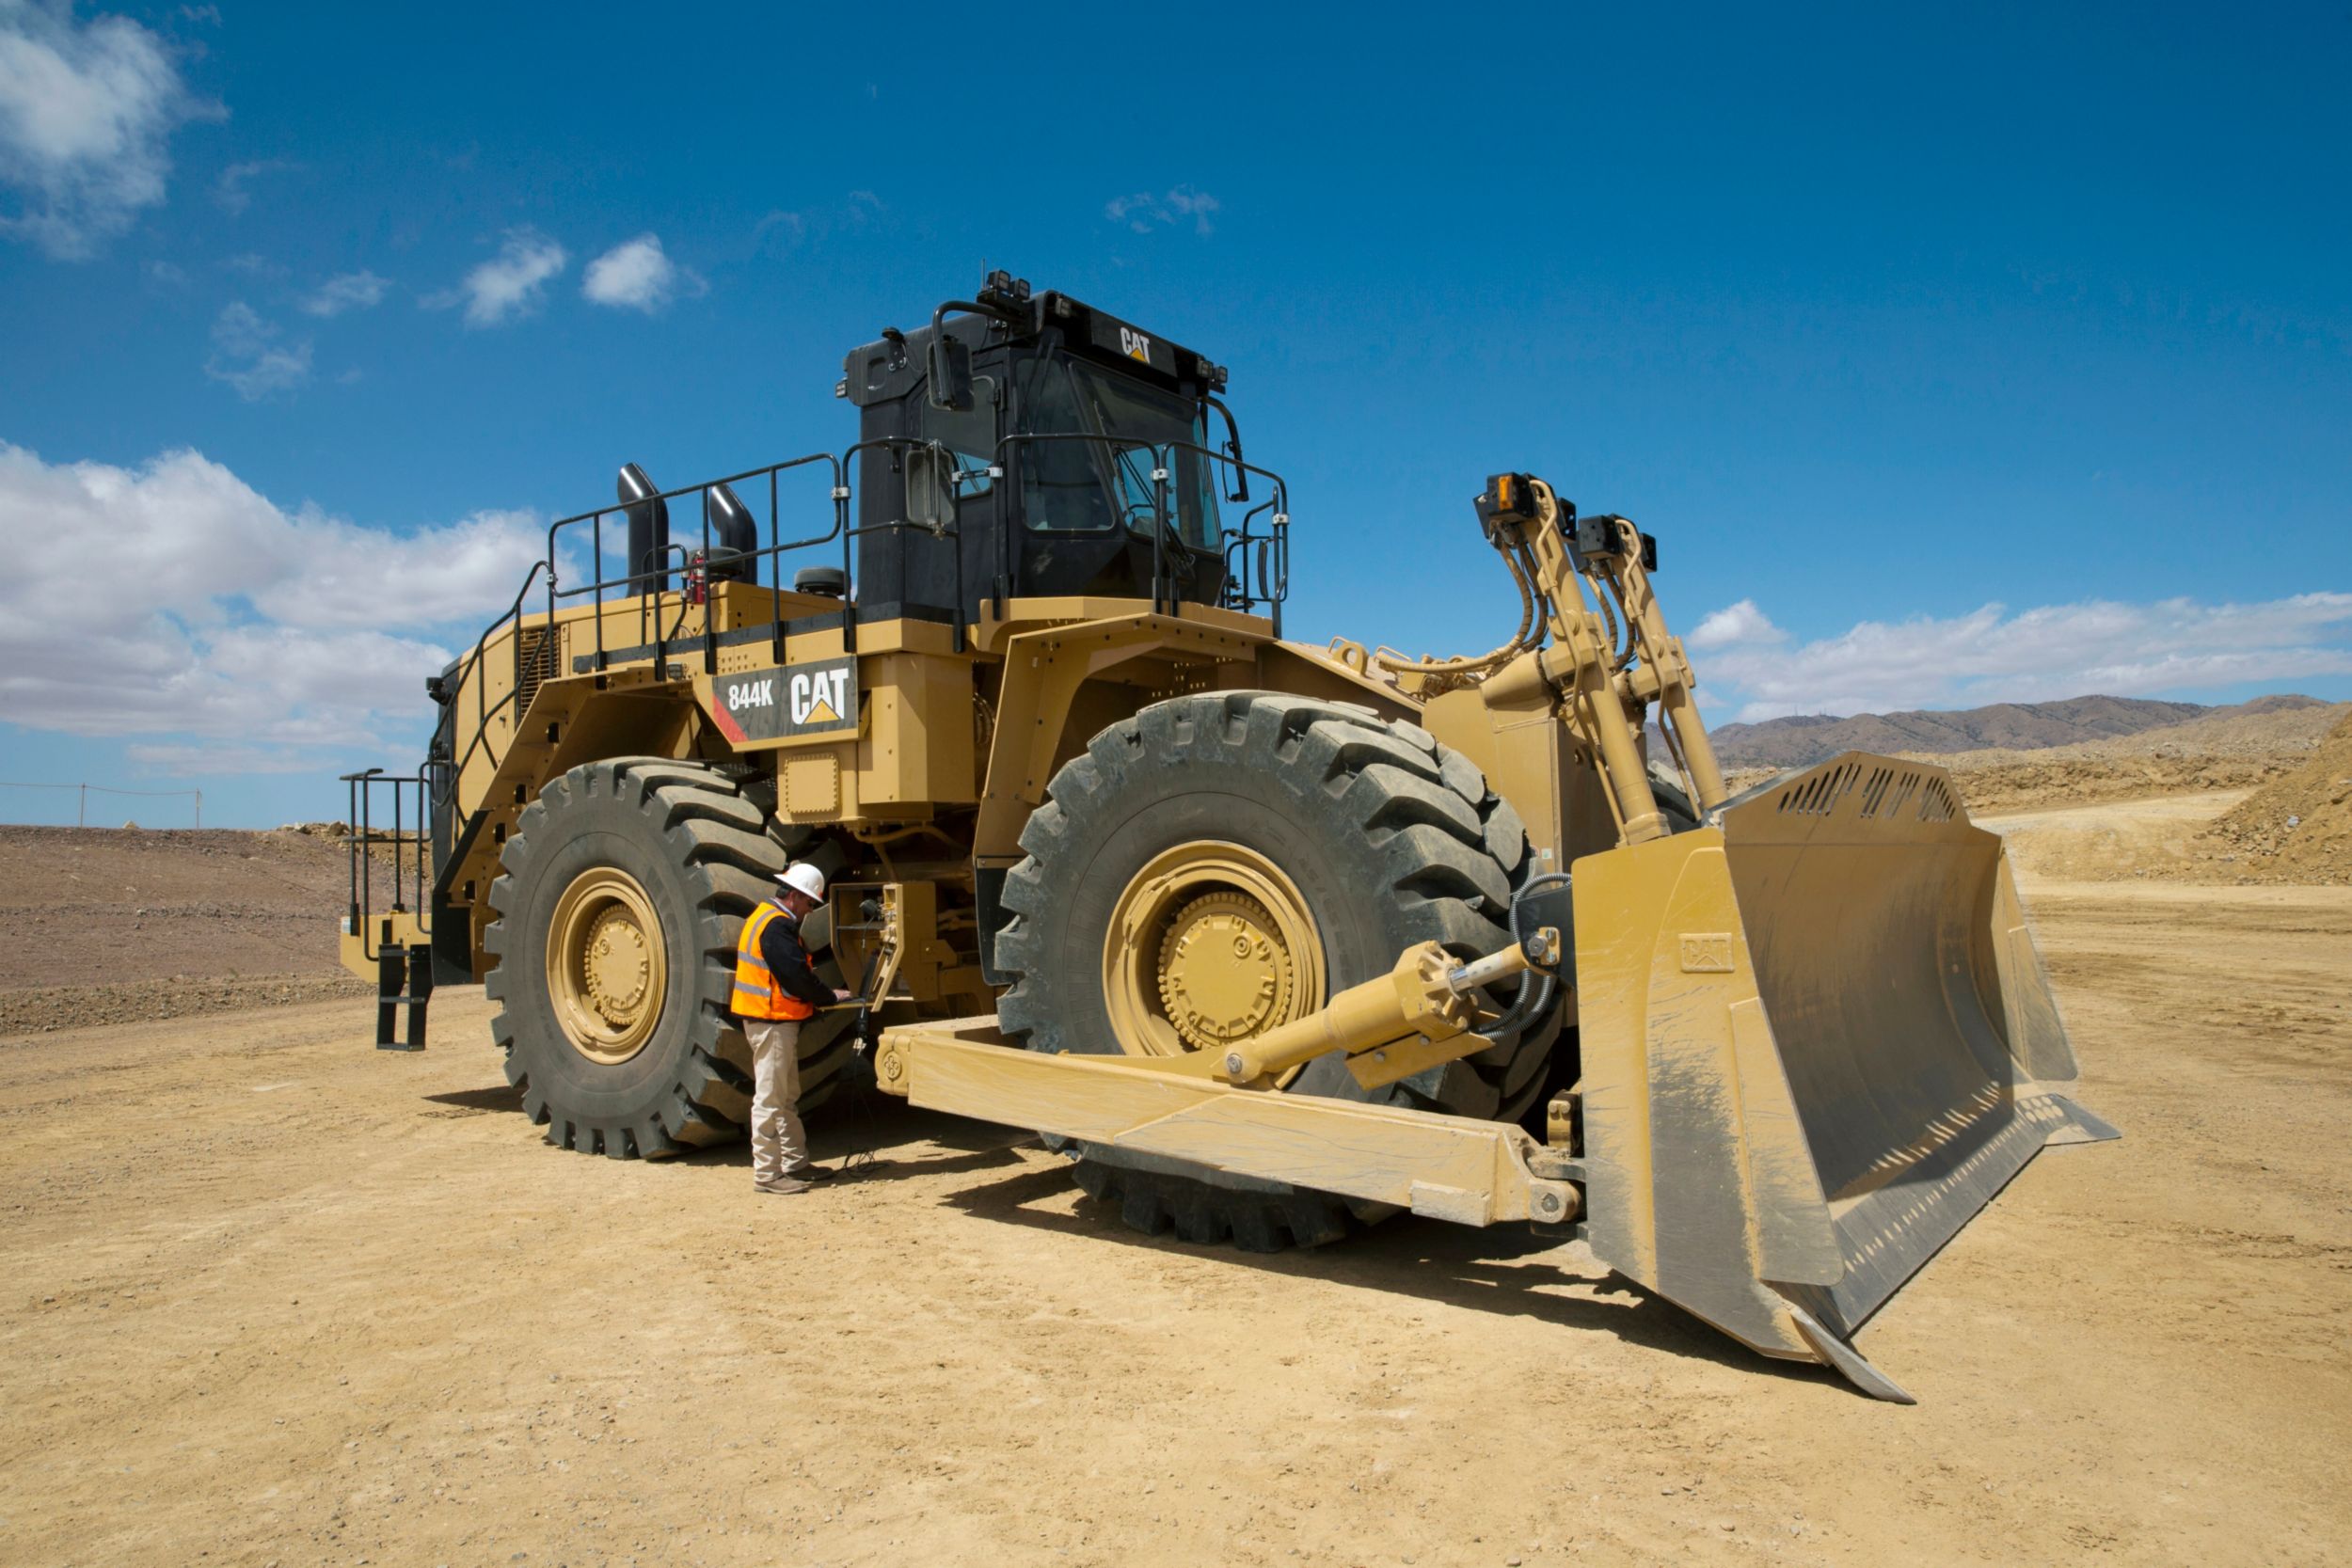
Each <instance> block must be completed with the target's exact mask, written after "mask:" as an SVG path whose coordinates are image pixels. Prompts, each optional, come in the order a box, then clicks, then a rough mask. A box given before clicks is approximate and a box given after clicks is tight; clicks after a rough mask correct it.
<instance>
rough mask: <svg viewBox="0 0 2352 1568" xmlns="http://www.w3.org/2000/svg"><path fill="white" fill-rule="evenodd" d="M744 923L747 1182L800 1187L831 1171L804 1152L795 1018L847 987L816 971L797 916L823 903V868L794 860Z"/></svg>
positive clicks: (763, 1187)
mask: <svg viewBox="0 0 2352 1568" xmlns="http://www.w3.org/2000/svg"><path fill="white" fill-rule="evenodd" d="M776 880H777V882H779V883H780V884H782V885H780V886H779V887H778V888H777V889H776V891H775V893H774V894H773V895H771V897H770V899H769V901H768V902H766V903H763V904H761V905H760V906H759V907H758V908H757V909H755V910H754V911H752V912H751V917H750V918H749V919H747V920H745V921H744V922H743V934H742V936H741V938H740V939H739V941H738V942H737V944H736V953H735V1016H736V1017H737V1018H738V1019H739V1020H740V1021H741V1022H742V1025H743V1037H744V1038H746V1039H748V1040H750V1041H751V1045H752V1084H753V1089H752V1184H753V1185H754V1186H755V1188H757V1189H758V1190H759V1191H760V1192H763V1193H774V1194H779V1195H785V1194H791V1193H804V1192H806V1191H808V1190H809V1186H810V1184H811V1183H813V1182H818V1181H823V1180H828V1179H830V1178H831V1177H832V1175H833V1172H831V1171H829V1170H827V1169H825V1168H824V1167H823V1166H822V1165H819V1164H814V1163H813V1162H811V1161H810V1159H809V1157H808V1135H807V1133H806V1132H804V1131H803V1129H802V1126H801V1112H800V1100H801V1021H802V1020H803V1019H805V1018H809V1017H813V1016H814V1015H815V1013H816V1011H817V1009H818V1008H819V1007H822V1006H828V1005H830V1004H832V1003H835V1002H847V1001H848V1000H850V993H849V992H848V991H846V990H839V989H838V988H836V987H833V986H829V985H827V984H825V982H824V981H822V980H820V979H818V977H817V972H816V970H815V969H814V968H813V967H811V965H810V963H809V960H808V948H807V946H806V944H805V943H803V942H802V941H801V922H802V921H803V920H804V919H806V918H807V916H808V911H811V910H813V909H815V908H816V907H817V906H818V904H820V903H822V902H824V898H825V874H824V873H823V872H821V871H819V870H818V869H817V867H815V866H813V865H811V864H809V863H807V862H806V861H796V862H794V863H792V864H790V865H787V866H786V867H785V868H784V870H783V871H781V872H780V873H778V874H777V877H776Z"/></svg>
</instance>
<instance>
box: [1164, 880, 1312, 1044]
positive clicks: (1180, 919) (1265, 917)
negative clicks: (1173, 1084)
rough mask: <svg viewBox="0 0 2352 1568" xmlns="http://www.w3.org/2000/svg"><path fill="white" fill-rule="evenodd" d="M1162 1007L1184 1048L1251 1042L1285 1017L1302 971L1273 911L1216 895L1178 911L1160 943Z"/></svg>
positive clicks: (1239, 897) (1241, 897) (1235, 895)
mask: <svg viewBox="0 0 2352 1568" xmlns="http://www.w3.org/2000/svg"><path fill="white" fill-rule="evenodd" d="M1159 971H1160V974H1159V983H1160V1001H1161V1003H1162V1004H1163V1005H1164V1006H1166V1007H1167V1009H1168V1022H1170V1023H1172V1024H1174V1025H1175V1028H1176V1033H1177V1035H1178V1037H1180V1038H1182V1039H1183V1040H1184V1045H1185V1048H1186V1049H1187V1050H1192V1051H1203V1050H1206V1049H1208V1048H1209V1047H1210V1046H1213V1045H1227V1044H1230V1043H1232V1041H1234V1040H1238V1039H1247V1038H1248V1037H1250V1036H1252V1035H1255V1034H1259V1033H1261V1032H1263V1030H1265V1029H1266V1028H1268V1027H1269V1026H1270V1025H1271V1024H1272V1023H1273V1022H1275V1021H1276V1020H1278V1019H1280V1018H1282V1017H1284V1016H1285V1015H1286V1014H1287V1013H1288V1011H1289V1006H1290V998H1291V992H1292V990H1294V989H1295V986H1296V983H1297V966H1296V965H1295V963H1294V962H1293V961H1292V958H1291V954H1290V949H1289V948H1288V946H1286V945H1285V944H1284V942H1283V939H1282V934H1281V931H1280V930H1279V927H1277V926H1276V924H1275V920H1274V915H1273V913H1272V911H1268V910H1267V909H1266V907H1265V906H1264V905H1263V904H1262V903H1260V902H1258V900H1256V899H1255V898H1252V897H1250V896H1249V895H1247V894H1241V893H1210V894H1204V895H1201V896H1200V897H1199V898H1196V899H1194V900H1193V901H1192V902H1191V903H1189V904H1187V905H1185V906H1184V908H1183V909H1182V910H1180V911H1177V914H1176V918H1175V921H1174V924H1173V925H1171V926H1170V927H1169V928H1168V935H1167V936H1166V937H1165V938H1164V939H1163V940H1162V941H1161V943H1160V962H1159Z"/></svg>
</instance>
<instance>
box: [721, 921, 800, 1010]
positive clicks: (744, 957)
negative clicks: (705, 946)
mask: <svg viewBox="0 0 2352 1568" xmlns="http://www.w3.org/2000/svg"><path fill="white" fill-rule="evenodd" d="M783 913H784V911H783V910H781V909H779V908H778V907H777V906H775V905H774V904H762V905H760V906H759V908H757V909H755V910H754V911H752V914H751V918H750V919H748V920H746V921H744V922H743V934H742V936H741V937H740V938H739V939H737V942H736V948H735V1016H736V1017H738V1018H768V1019H779V1018H780V1019H803V1018H809V1017H812V1016H814V1015H815V1013H816V1011H817V1009H816V1008H814V1007H812V1006H809V1005H808V1004H807V1003H805V1002H803V1001H802V1000H801V999H800V998H799V997H797V996H793V995H791V994H790V993H788V992H787V991H786V990H785V989H784V988H783V987H782V986H779V985H777V984H776V977H775V974H773V972H771V970H770V969H769V968H768V960H767V959H766V958H762V957H760V953H759V940H760V937H761V936H762V935H763V934H764V933H765V932H766V931H767V929H768V923H769V922H770V921H771V920H775V919H778V918H779V917H781V916H782V915H783Z"/></svg>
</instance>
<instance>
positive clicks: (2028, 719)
mask: <svg viewBox="0 0 2352 1568" xmlns="http://www.w3.org/2000/svg"><path fill="white" fill-rule="evenodd" d="M2321 706H2325V705H2324V704H2322V703H2319V702H2318V701H2316V700H2315V699H2313V698H2310V697H2297V696H2275V697H2257V698H2255V699H2254V700H2253V701H2252V702H2250V703H2240V704H2236V705H2231V706H2227V707H2212V706H2207V705H2203V704H2201V703H2159V702H2152V701H2148V700H2146V699H2143V698H2136V697H2071V698H2068V699H2067V700H2066V701H2064V702H2060V703H1996V704H1994V705H1992V706H1990V707H1976V708H1963V709H1959V710H1957V711H1954V712H1948V713H1934V712H1912V713H1858V714H1854V715H1852V716H1851V717H1850V718H1845V719H1836V718H1831V717H1830V716H1828V715H1826V714H1795V715H1791V716H1790V717H1788V718H1786V719H1768V720H1766V721H1763V722H1762V723H1757V724H1723V725H1718V726H1716V727H1715V728H1714V729H1713V730H1712V731H1711V732H1710V733H1711V734H1712V735H1713V736H1714V739H1715V750H1716V752H1717V753H1718V754H1719V755H1720V756H1721V757H1722V758H1723V761H1724V766H1725V767H1729V768H1806V767H1810V766H1811V765H1813V764H1814V763H1817V762H1820V761H1823V760H1824V759H1826V758H1829V757H1834V756H1836V754H1837V753H1838V752H1887V753H1892V752H1912V753H1919V754H1928V755H1933V754H1938V753H1943V752H1982V751H1992V750H1998V751H2005V752H2038V751H2043V750H2046V749H2048V748H2051V747H2055V746H2074V745H2079V744H2082V743H2084V742H2087V741H2096V740H2106V739H2112V738H2116V737H2119V736H2130V735H2137V734H2138V733H2140V732H2141V731H2143V730H2153V729H2161V728H2166V727H2169V726H2173V725H2179V724H2184V723H2188V722H2191V721H2205V720H2210V719H2215V718H2219V717H2224V716H2229V715H2244V716H2248V717H2255V716H2259V715H2263V714H2267V713H2276V712H2281V711H2285V710H2289V709H2296V708H2306V707H2313V708H2315V707H2321Z"/></svg>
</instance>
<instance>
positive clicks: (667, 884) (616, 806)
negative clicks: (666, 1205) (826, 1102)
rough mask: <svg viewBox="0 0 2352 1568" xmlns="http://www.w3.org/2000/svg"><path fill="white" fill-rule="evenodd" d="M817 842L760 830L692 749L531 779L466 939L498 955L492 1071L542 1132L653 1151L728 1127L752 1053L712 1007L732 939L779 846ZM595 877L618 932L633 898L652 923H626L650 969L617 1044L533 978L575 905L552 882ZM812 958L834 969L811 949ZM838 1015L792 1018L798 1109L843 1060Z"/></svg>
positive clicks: (760, 820) (570, 884)
mask: <svg viewBox="0 0 2352 1568" xmlns="http://www.w3.org/2000/svg"><path fill="white" fill-rule="evenodd" d="M794 853H801V854H805V855H809V856H811V857H812V858H814V857H815V856H816V855H817V854H818V849H817V847H814V846H809V845H803V844H800V843H796V842H794V840H793V839H792V838H791V837H790V836H788V831H787V830H780V829H778V828H777V827H776V826H775V825H774V823H773V822H772V821H771V820H770V818H769V817H768V816H767V814H766V813H765V812H763V811H762V810H761V809H760V807H759V805H758V803H757V802H755V800H751V799H748V798H747V797H746V796H745V793H744V791H743V789H742V787H741V786H740V785H739V784H738V783H737V782H736V781H735V780H733V779H731V778H729V777H728V776H727V775H725V774H723V773H721V772H719V771H718V770H716V769H715V768H709V767H707V766H705V765H703V764H700V763H693V762H675V761H672V760H670V759H668V758H663V757H619V758H613V759H611V760H609V761H604V762H593V763H587V764H584V765H582V766H581V767H579V768H573V769H572V770H571V771H570V772H568V773H566V774H564V776H563V777H562V778H560V779H556V780H554V781H552V782H551V783H549V784H548V786H547V787H546V788H545V789H543V790H541V791H540V793H539V799H538V800H536V801H534V802H533V803H532V805H531V806H530V807H528V808H527V809H526V810H525V811H524V812H523V814H522V817H521V820H520V821H519V822H518V823H517V824H516V831H515V832H513V833H512V834H511V835H510V836H509V837H508V839H507V841H506V846H505V848H504V850H503V851H502V853H501V857H500V865H501V875H500V876H499V878H498V879H496V880H495V881H493V882H492V883H491V884H490V906H491V908H492V910H493V911H495V912H496V915H497V918H496V919H495V920H494V921H493V922H492V923H491V925H490V927H489V929H488V931H487V932H486V933H485V936H484V939H483V945H484V946H485V948H486V949H487V950H488V951H489V952H490V953H491V954H493V955H495V956H496V957H497V958H498V964H497V967H496V968H495V969H493V970H492V971H491V973H490V975H489V978H488V980H487V981H486V982H485V986H484V990H485V993H486V994H487V995H488V996H489V997H490V998H491V1000H493V1001H495V1002H498V1003H500V1004H501V1007H500V1010H499V1012H498V1014H497V1016H496V1017H494V1018H493V1019H492V1020H491V1022H490V1032H491V1037H492V1038H493V1040H494V1041H495V1042H496V1043H497V1044H498V1045H499V1046H500V1047H501V1049H502V1050H504V1051H505V1053H506V1076H507V1079H508V1080H509V1081H510V1082H511V1083H513V1084H514V1085H516V1087H517V1088H519V1089H520V1090H521V1091H522V1099H523V1109H524V1110H525V1112H527V1113H528V1114H529V1115H530V1117H531V1119H532V1121H533V1122H534V1123H537V1124H539V1125H541V1126H544V1127H546V1128H547V1130H548V1132H547V1139H548V1142H549V1143H551V1144H555V1145H557V1146H559V1147H561V1148H570V1149H575V1150H578V1151H579V1152H580V1153H583V1154H604V1155H608V1156H610V1157H612V1158H613V1159H632V1158H638V1157H644V1158H647V1159H656V1158H660V1157H662V1156H666V1155H674V1154H682V1153H686V1152H688V1151H690V1150H691V1149H695V1148H705V1147H707V1146H709V1145H712V1144H718V1143H723V1142H725V1141H727V1140H728V1139H731V1138H734V1137H737V1136H739V1135H740V1133H741V1132H742V1130H743V1128H744V1126H745V1125H746V1124H747V1122H748V1120H749V1117H750V1113H751V1094H752V1058H751V1050H750V1047H749V1045H748V1044H747V1042H746V1041H745V1040H744V1038H743V1035H742V1031H741V1030H740V1029H739V1027H738V1026H737V1024H736V1022H735V1019H734V1016H733V1014H732V1013H731V1012H730V1011H729V1010H728V1004H729V1002H730V1000H731V999H732V996H733V993H734V974H735V947H736V939H737V936H738V934H739V932H740V931H741V929H742V924H743V918H744V916H746V915H747V914H749V913H750V912H751V911H752V909H753V907H754V906H755V904H756V903H757V902H758V901H759V900H760V899H762V898H764V897H766V896H767V895H769V894H770V893H771V891H772V890H773V889H774V886H775V883H774V880H773V878H774V875H775V873H776V872H778V871H780V870H782V869H783V867H784V865H785V864H786V863H787V860H788V859H790V858H791V857H792V855H793V854H794ZM830 869H832V868H831V867H828V870H829V871H830ZM601 885H609V886H611V887H614V888H618V889H622V890H624V892H623V895H622V896H623V899H624V900H625V901H630V900H633V901H634V902H633V903H630V904H628V907H625V908H623V909H622V910H621V911H620V912H621V914H622V915H623V916H624V917H627V918H628V919H629V920H630V929H631V930H634V929H635V928H636V925H635V920H634V916H635V914H636V911H637V910H638V909H639V908H640V907H642V911H643V914H644V916H645V917H648V918H649V920H650V923H651V924H653V925H655V926H658V927H659V930H660V942H659V952H658V954H657V953H655V952H654V951H652V947H653V944H652V942H651V939H650V933H646V934H645V935H644V937H643V938H639V937H635V936H631V937H630V938H629V940H630V941H632V942H634V941H640V940H643V941H644V942H645V944H646V948H647V951H646V953H645V959H646V967H647V968H649V969H650V970H651V971H652V973H653V974H654V975H655V978H654V980H653V981H652V982H651V983H650V985H649V987H648V989H647V990H646V991H645V993H644V997H643V999H642V1003H641V1005H640V1006H638V1007H637V1009H636V1011H637V1014H638V1015H641V1016H638V1017H637V1018H636V1022H633V1023H631V1024H630V1025H629V1027H630V1028H631V1029H633V1030H636V1031H638V1032H640V1033H642V1036H643V1037H642V1040H640V1041H638V1042H637V1043H636V1044H635V1045H634V1048H633V1050H632V1049H631V1046H630V1040H629V1039H628V1037H624V1038H621V1039H619V1040H617V1041H614V1040H609V1039H605V1038H601V1037H598V1036H597V1034H596V1032H595V1030H594V1029H593V1028H589V1029H583V1028H582V1026H581V1020H583V1019H584V1018H587V1017H588V1012H587V1010H586V1008H587V1007H589V1006H594V1004H587V1003H583V1001H582V995H583V991H582V987H581V986H580V985H579V984H577V983H573V982H568V981H564V980H562V979H560V978H559V979H555V980H554V982H553V983H551V976H550V975H549V974H548V961H549V958H548V956H549V952H550V948H549V931H550V927H563V928H565V929H572V928H575V927H576V925H577V923H578V921H579V920H580V919H581V918H583V917H582V916H580V915H579V914H578V913H577V912H575V911H578V909H579V908H580V905H581V903H582V902H583V901H584V899H583V897H580V896H574V897H572V898H571V899H570V901H569V902H567V895H568V894H569V893H570V892H571V890H574V889H576V888H591V889H592V891H593V890H594V889H595V888H596V887H597V886H601ZM594 915H595V911H594V910H591V911H590V912H589V916H588V918H593V917H594ZM559 945H567V943H562V942H560V943H559ZM558 961H559V962H561V961H562V960H561V959H560V958H559V960H558ZM818 967H819V972H820V973H827V974H832V973H834V971H832V969H831V965H830V958H829V957H828V958H826V961H825V962H822V963H820V964H819V966H818ZM836 983H837V981H836ZM559 993H561V994H559ZM566 997H568V998H569V999H570V1000H569V1001H566V1000H564V998H566ZM849 1019H850V1015H848V1014H846V1013H822V1014H819V1015H818V1017H816V1018H814V1019H812V1020H810V1021H809V1022H808V1023H807V1024H805V1025H804V1026H803V1028H802V1030H801V1076H802V1101H801V1103H802V1104H803V1107H813V1106H814V1105H816V1104H818V1103H820V1102H821V1101H822V1100H823V1098H824V1096H825V1095H826V1094H827V1093H829V1092H830V1090H831V1079H832V1077H833V1076H834V1073H835V1072H837V1071H838V1070H839V1069H840V1067H841V1065H842V1064H843V1063H844V1062H845V1061H847V1060H848V1059H849V1056H850V1042H849V1040H848V1039H847V1038H845V1037H844V1031H845V1030H846V1028H847V1026H848V1022H849ZM623 1052H628V1054H626V1055H625V1056H624V1055H622V1053H623Z"/></svg>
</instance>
